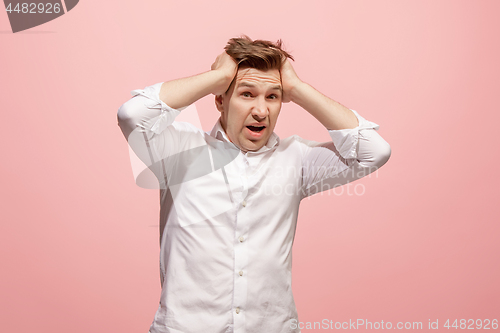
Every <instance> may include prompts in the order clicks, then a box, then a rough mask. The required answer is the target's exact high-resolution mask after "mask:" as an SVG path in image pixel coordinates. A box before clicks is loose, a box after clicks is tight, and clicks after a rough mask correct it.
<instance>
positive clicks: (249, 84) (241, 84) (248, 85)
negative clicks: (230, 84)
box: [238, 82, 281, 91]
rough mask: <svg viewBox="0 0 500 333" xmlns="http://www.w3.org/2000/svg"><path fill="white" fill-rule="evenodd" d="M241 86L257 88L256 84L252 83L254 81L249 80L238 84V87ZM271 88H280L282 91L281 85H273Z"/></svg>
mask: <svg viewBox="0 0 500 333" xmlns="http://www.w3.org/2000/svg"><path fill="white" fill-rule="evenodd" d="M239 87H249V88H255V85H254V84H252V83H248V82H241V83H239V84H238V88H239ZM270 89H272V90H280V91H281V86H279V85H277V86H272V87H271V88H270Z"/></svg>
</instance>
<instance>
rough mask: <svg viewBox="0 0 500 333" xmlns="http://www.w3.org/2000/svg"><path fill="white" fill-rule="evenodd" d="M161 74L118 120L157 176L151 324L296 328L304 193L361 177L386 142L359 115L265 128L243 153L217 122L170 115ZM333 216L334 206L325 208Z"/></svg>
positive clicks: (384, 153)
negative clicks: (324, 134) (340, 123)
mask: <svg viewBox="0 0 500 333" xmlns="http://www.w3.org/2000/svg"><path fill="white" fill-rule="evenodd" d="M161 85H162V83H157V84H155V85H152V86H149V87H146V88H144V89H138V90H134V91H132V95H133V96H134V97H133V98H131V99H130V100H129V101H127V102H125V103H124V104H123V105H122V106H121V107H120V108H119V110H118V123H119V126H120V128H121V130H122V132H123V134H124V135H125V137H126V138H127V139H128V143H129V144H130V146H131V148H132V149H133V150H134V152H135V153H136V154H137V156H138V157H139V158H140V159H141V160H142V161H143V162H144V163H145V164H146V165H147V166H148V167H149V168H150V169H151V171H153V172H154V174H155V175H156V177H157V179H158V182H159V185H160V203H161V207H160V281H161V286H162V292H161V296H160V302H159V306H158V310H157V312H156V314H155V317H154V320H153V323H152V324H151V326H150V332H151V333H167V332H171V333H174V332H175V333H180V332H183V333H197V332H203V333H229V332H235V333H243V332H246V333H261V332H273V333H280V332H282V333H285V332H300V329H299V328H298V325H297V322H298V321H299V320H298V316H297V310H296V306H295V302H294V298H293V294H292V245H293V240H294V236H295V230H296V223H297V215H298V211H299V204H300V201H301V200H302V199H304V198H306V197H309V196H311V195H313V194H316V193H318V192H321V191H325V190H328V189H332V188H334V187H336V186H340V185H343V184H346V183H347V182H350V181H353V180H356V179H359V178H361V177H363V176H365V175H367V174H369V173H371V172H373V171H375V170H376V169H377V168H379V167H381V166H382V165H383V164H384V163H385V162H386V161H387V160H388V159H389V156H390V153H391V150H390V146H389V144H388V143H387V142H386V141H385V140H384V139H382V137H381V136H380V135H379V134H378V133H377V132H376V130H378V128H379V125H377V124H375V123H373V122H370V121H368V120H366V119H364V118H363V117H361V116H360V115H359V114H358V113H357V112H356V111H354V110H352V111H353V112H354V113H355V115H356V117H357V118H358V121H359V125H358V126H357V127H356V128H353V129H343V130H328V133H329V134H330V137H331V139H332V141H330V142H315V141H310V140H305V139H303V138H301V137H299V136H297V135H294V136H291V137H288V138H286V139H283V140H281V139H280V138H279V137H278V136H277V135H276V134H275V133H272V135H271V136H270V138H269V140H268V142H267V144H266V145H265V146H263V147H262V148H261V149H259V150H258V151H253V152H252V151H249V152H247V153H243V152H242V151H240V150H239V149H238V147H236V146H235V145H234V144H233V143H231V142H230V140H229V139H228V137H227V136H226V133H225V132H224V130H223V128H222V127H221V124H220V118H219V120H218V121H217V123H216V124H215V126H214V127H213V129H212V131H211V132H203V131H202V130H201V129H198V128H196V127H195V126H193V125H191V124H189V123H185V122H176V121H174V120H175V117H176V116H177V115H178V114H179V113H180V112H182V110H183V109H184V108H180V109H177V110H176V109H172V108H170V107H169V106H168V105H166V104H165V103H164V102H163V101H162V100H160V98H159V91H160V88H161ZM332 217H333V213H332Z"/></svg>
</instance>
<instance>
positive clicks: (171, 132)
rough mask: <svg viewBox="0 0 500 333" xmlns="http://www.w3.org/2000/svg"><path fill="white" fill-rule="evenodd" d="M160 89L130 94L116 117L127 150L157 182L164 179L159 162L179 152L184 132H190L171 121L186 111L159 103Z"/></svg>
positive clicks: (156, 87) (187, 125)
mask: <svg viewBox="0 0 500 333" xmlns="http://www.w3.org/2000/svg"><path fill="white" fill-rule="evenodd" d="M161 86H162V82H161V83H157V84H154V85H152V86H148V87H146V88H144V89H136V90H132V91H131V94H132V98H130V99H129V100H128V101H126V102H125V103H124V104H123V105H122V106H120V107H119V109H118V113H117V120H118V126H119V127H120V129H121V131H122V133H123V135H124V136H125V138H126V139H127V142H128V144H129V146H130V148H131V149H132V150H133V151H134V153H135V154H136V156H137V157H138V158H139V159H140V160H141V161H142V162H143V163H144V164H145V165H146V166H147V167H148V168H149V169H150V170H151V171H152V172H153V173H154V174H155V175H156V176H157V177H158V179H163V178H164V176H165V171H164V170H163V167H162V165H161V164H162V161H163V160H164V159H165V158H167V157H169V156H172V155H175V154H176V153H177V152H178V151H179V150H180V149H181V146H182V144H183V140H184V141H185V140H186V135H184V133H185V132H186V131H187V130H191V131H193V130H194V129H191V127H193V126H192V125H191V124H187V123H182V122H181V123H179V122H175V121H174V120H175V118H176V117H177V116H178V115H179V114H180V112H181V111H182V110H184V109H185V108H186V107H183V108H179V109H173V108H171V107H170V106H168V105H167V104H165V102H163V101H162V100H161V99H160V89H161ZM183 131H184V132H183Z"/></svg>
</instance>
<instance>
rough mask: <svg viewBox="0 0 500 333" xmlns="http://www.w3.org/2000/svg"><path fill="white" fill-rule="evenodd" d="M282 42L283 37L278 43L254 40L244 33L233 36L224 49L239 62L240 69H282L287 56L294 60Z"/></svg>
mask: <svg viewBox="0 0 500 333" xmlns="http://www.w3.org/2000/svg"><path fill="white" fill-rule="evenodd" d="M282 44H283V43H282V41H281V39H279V40H278V41H277V42H276V43H273V42H270V41H267V40H254V41H252V40H251V39H250V37H248V36H246V35H242V36H241V37H239V38H231V39H230V40H229V41H228V42H227V45H226V47H225V48H224V49H225V50H226V53H227V54H229V55H230V56H231V57H232V58H233V59H234V60H235V61H236V62H237V63H238V69H240V68H255V69H258V70H262V71H267V70H270V69H277V70H280V69H281V65H282V63H284V62H285V60H286V58H290V59H292V60H294V59H293V57H292V56H291V55H290V54H289V53H288V52H286V51H285V50H283V49H282V48H281V46H282Z"/></svg>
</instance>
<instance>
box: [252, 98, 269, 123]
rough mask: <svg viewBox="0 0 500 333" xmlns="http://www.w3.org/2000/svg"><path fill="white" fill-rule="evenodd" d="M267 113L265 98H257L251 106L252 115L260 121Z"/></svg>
mask: <svg viewBox="0 0 500 333" xmlns="http://www.w3.org/2000/svg"><path fill="white" fill-rule="evenodd" d="M268 114H269V109H268V107H267V104H266V100H265V98H257V99H256V101H255V105H254V106H253V108H252V116H253V117H254V118H255V119H256V120H257V121H261V120H263V119H265V118H266V117H267V115H268Z"/></svg>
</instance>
